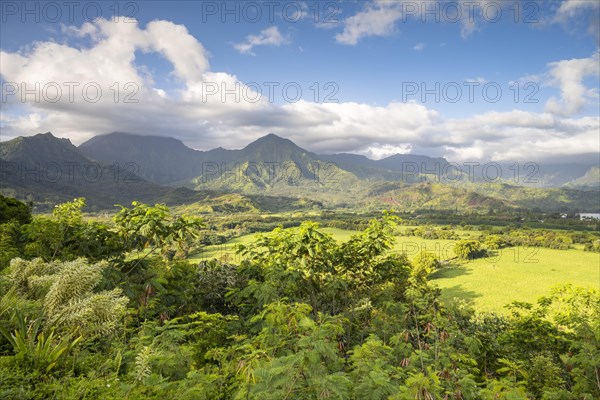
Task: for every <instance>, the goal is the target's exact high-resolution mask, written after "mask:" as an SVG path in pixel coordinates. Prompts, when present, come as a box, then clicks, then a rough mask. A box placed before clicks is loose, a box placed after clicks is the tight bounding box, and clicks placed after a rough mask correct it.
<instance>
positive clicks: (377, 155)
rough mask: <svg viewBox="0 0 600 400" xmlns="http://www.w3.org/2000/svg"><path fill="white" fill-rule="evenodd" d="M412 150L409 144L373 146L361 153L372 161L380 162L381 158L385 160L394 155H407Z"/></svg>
mask: <svg viewBox="0 0 600 400" xmlns="http://www.w3.org/2000/svg"><path fill="white" fill-rule="evenodd" d="M411 149H412V146H411V145H410V144H404V145H396V146H394V145H390V144H384V145H378V144H376V145H373V146H369V147H368V148H367V149H366V150H365V151H363V152H362V153H363V155H365V156H367V157H369V158H370V159H372V160H381V159H382V158H386V157H389V156H393V155H394V154H409V153H410V151H411Z"/></svg>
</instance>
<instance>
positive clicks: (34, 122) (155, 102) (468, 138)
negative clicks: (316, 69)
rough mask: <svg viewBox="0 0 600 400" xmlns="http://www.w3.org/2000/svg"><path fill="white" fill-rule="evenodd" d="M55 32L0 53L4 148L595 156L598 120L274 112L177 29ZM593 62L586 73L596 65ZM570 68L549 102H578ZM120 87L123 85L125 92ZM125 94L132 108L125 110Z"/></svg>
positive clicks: (549, 115) (582, 72) (410, 110)
mask: <svg viewBox="0 0 600 400" xmlns="http://www.w3.org/2000/svg"><path fill="white" fill-rule="evenodd" d="M64 32H68V34H69V35H73V36H79V37H82V38H85V39H86V40H85V41H80V42H81V43H77V42H76V41H73V42H72V43H71V44H64V43H63V44H61V43H56V42H50V41H48V42H37V43H35V44H32V45H31V46H30V47H27V48H26V49H25V50H23V51H21V52H6V51H2V53H1V54H0V63H1V64H0V71H1V74H2V79H3V81H4V82H5V83H11V82H12V83H15V84H17V85H16V88H15V87H13V88H12V89H17V90H18V92H17V93H15V94H14V95H12V96H9V100H8V101H7V102H5V103H3V107H2V111H1V113H0V122H1V124H2V139H3V140H6V139H9V138H10V137H14V136H17V135H31V134H35V133H37V132H46V131H51V132H53V133H55V134H56V135H57V136H61V137H68V138H70V139H71V140H72V141H73V142H74V143H76V144H78V143H81V142H82V141H84V140H87V139H89V138H90V137H92V136H93V135H97V134H103V133H108V132H111V131H121V132H131V133H139V134H153V135H163V136H173V137H176V138H178V139H180V140H182V141H184V142H185V143H186V144H187V145H189V146H191V147H194V148H197V149H210V148H214V147H218V146H223V147H227V148H240V147H243V146H244V145H246V144H247V143H249V142H250V141H252V140H255V139H257V138H258V137H260V136H263V135H265V134H266V133H269V132H273V133H275V134H278V135H280V136H284V137H288V138H290V139H291V140H293V141H295V142H296V143H298V144H299V145H300V146H303V147H305V148H307V149H308V150H310V151H314V152H318V153H332V152H355V153H361V154H365V155H368V156H370V157H375V158H381V157H385V156H388V155H391V154H392V153H402V152H408V151H410V152H412V153H415V152H417V151H418V152H424V153H425V154H429V155H436V156H446V157H448V158H449V159H451V160H457V161H460V160H473V159H483V160H489V159H493V160H496V161H498V160H513V159H517V160H537V159H539V158H540V157H550V156H558V155H575V154H581V153H589V152H593V151H596V152H600V148H599V146H600V144H599V141H598V130H599V129H600V118H598V117H597V116H592V117H591V116H588V117H579V118H574V117H565V116H564V115H561V114H558V113H553V112H550V110H549V111H548V112H545V113H532V112H526V111H522V110H513V111H509V112H487V113H482V114H477V115H473V116H471V117H468V118H462V119H447V118H444V117H443V116H442V115H441V114H440V113H438V112H437V111H436V110H434V109H430V108H428V107H426V106H425V105H423V104H419V103H416V102H407V103H399V102H392V103H390V104H387V105H385V106H373V105H368V104H361V103H356V102H343V103H323V104H320V103H314V102H309V101H305V100H300V101H298V102H295V103H288V104H285V105H282V106H279V105H275V104H273V103H272V102H271V101H269V99H268V96H267V95H266V94H265V91H262V92H261V90H260V88H257V87H254V86H246V85H245V84H244V83H243V82H241V81H240V80H239V79H238V78H237V77H236V76H235V75H232V74H228V73H224V72H219V71H212V70H211V68H210V63H209V56H208V51H207V50H206V49H205V48H204V47H203V46H202V44H201V43H200V42H199V41H198V40H197V39H196V38H194V37H193V36H191V35H190V34H189V33H188V32H187V30H186V29H185V27H183V26H181V25H176V24H174V23H171V22H167V21H153V22H151V23H149V24H147V25H146V26H145V27H141V26H139V25H138V24H136V23H133V24H114V23H111V22H110V21H105V20H97V21H94V22H93V23H87V24H84V25H82V26H80V27H67V28H65V30H64ZM169 42H170V43H177V46H175V48H177V50H178V51H177V52H174V51H170V50H169V48H168V45H167V44H166V43H169ZM76 43H77V44H76ZM138 52H149V53H156V54H159V55H161V56H162V57H164V58H165V59H166V60H167V61H169V63H170V64H171V65H172V71H171V73H172V74H173V75H174V76H175V77H176V78H177V79H178V80H179V81H180V82H181V85H179V86H177V87H176V88H171V87H161V86H160V85H158V84H157V83H156V81H159V79H155V78H156V77H154V76H153V75H152V72H151V71H149V70H144V68H143V66H142V65H140V63H139V60H138V59H136V53H138ZM594 57H596V58H595V59H594V58H593V57H592V63H593V62H594V60H596V61H595V62H596V63H597V55H594ZM571 61H573V60H566V61H565V63H563V62H557V63H555V64H551V65H550V67H549V68H550V71H551V72H552V73H553V76H556V85H557V86H560V87H561V88H563V87H564V88H565V90H564V94H563V95H562V98H561V100H560V101H565V102H571V101H572V100H573V99H575V100H577V99H578V97H577V96H576V95H577V94H582V93H583V95H584V98H586V97H585V93H587V92H586V90H585V89H584V90H583V92H582V91H581V90H580V88H578V82H579V83H580V82H582V80H581V79H583V77H585V76H588V72H589V68H590V67H589V65H588V63H589V60H588V61H586V62H573V63H571ZM577 71H579V72H577ZM570 74H571V75H572V74H575V75H577V76H575V77H569V76H571V75H570ZM580 78H581V79H580ZM52 82H54V83H57V84H58V86H60V87H61V88H62V90H63V95H62V97H61V98H60V99H59V101H55V102H52V101H48V99H47V97H48V95H49V94H50V92H48V93H46V96H45V97H44V96H42V98H39V99H36V98H35V95H27V96H25V98H23V97H22V96H21V85H25V86H26V87H25V88H26V89H32V88H35V85H36V84H39V86H40V87H41V88H43V87H44V86H45V85H48V84H49V83H52ZM66 82H74V83H77V84H78V86H76V87H75V88H74V89H75V90H74V96H75V99H74V101H70V100H69V95H68V90H67V89H68V87H67V86H65V83H66ZM90 82H92V83H97V84H98V85H99V86H100V87H101V89H102V96H101V98H100V99H98V101H96V102H90V101H84V100H83V99H82V88H83V86H84V85H85V84H86V83H90ZM115 83H117V84H118V85H116V86H115ZM128 83H130V84H131V85H132V86H128V87H126V85H127V84H128ZM52 87H54V86H52ZM52 87H51V88H52ZM54 88H55V87H54ZM573 88H575V89H573ZM224 90H226V91H227V92H224ZM42 92H43V91H42ZM90 93H91V94H93V90H92V91H90ZM573 93H575V94H573ZM4 94H6V90H5V93H4ZM128 96H129V97H130V98H131V99H133V100H137V102H126V101H125V99H126V98H127V97H128Z"/></svg>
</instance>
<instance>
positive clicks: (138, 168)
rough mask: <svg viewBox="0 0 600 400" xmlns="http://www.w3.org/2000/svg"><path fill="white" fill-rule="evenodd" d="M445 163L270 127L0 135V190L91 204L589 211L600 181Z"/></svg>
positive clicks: (591, 175)
mask: <svg viewBox="0 0 600 400" xmlns="http://www.w3.org/2000/svg"><path fill="white" fill-rule="evenodd" d="M447 167H451V164H449V163H448V162H447V161H446V160H445V159H443V158H431V157H426V156H418V155H394V156H391V157H388V158H386V159H383V160H370V159H369V158H367V157H364V156H360V155H355V154H334V155H318V154H315V153H312V152H310V151H307V150H305V149H303V148H301V147H299V146H297V145H296V144H295V143H293V142H292V141H290V140H288V139H285V138H281V137H279V136H277V135H274V134H269V135H266V136H264V137H262V138H260V139H258V140H256V141H254V142H252V143H250V144H248V145H247V146H246V147H244V148H243V149H240V150H227V149H223V148H218V149H214V150H210V151H198V150H193V149H191V148H188V147H187V146H185V145H184V144H183V143H182V142H181V141H179V140H176V139H173V138H163V137H156V136H139V135H131V134H126V133H112V134H109V135H103V136H97V137H94V138H92V139H90V140H89V141H87V142H85V143H84V144H82V145H81V146H80V147H79V148H77V147H75V146H73V144H72V143H71V142H70V141H69V140H67V139H58V138H56V137H54V136H53V135H52V134H51V133H45V134H38V135H35V136H31V137H21V138H16V139H13V140H11V141H8V142H1V143H0V178H1V184H2V185H1V188H0V189H1V192H2V193H3V194H5V195H9V196H13V197H18V198H21V199H25V200H33V201H36V202H41V203H46V204H53V203H56V202H58V201H66V200H71V199H72V198H74V197H86V198H87V199H88V204H91V205H92V206H95V207H96V208H111V207H112V205H113V204H115V203H123V204H125V203H129V202H131V201H132V200H141V201H144V202H148V203H156V202H165V203H167V204H172V205H174V204H191V203H195V202H198V201H201V202H203V203H204V205H203V206H202V207H200V208H202V209H212V210H214V211H221V212H225V211H226V210H246V211H249V212H251V211H256V210H260V209H264V207H267V209H270V208H272V207H275V208H277V209H297V207H302V204H304V205H305V206H306V207H317V208H319V207H321V206H323V205H324V206H331V207H350V208H352V207H360V208H367V209H372V208H389V207H393V208H395V209H397V210H418V209H443V210H464V211H467V210H469V211H470V210H484V211H487V210H489V209H503V208H527V209H539V210H543V211H558V210H573V211H581V212H597V211H598V208H599V207H600V202H599V199H598V196H599V195H600V191H598V190H595V191H594V190H576V189H579V188H582V187H585V188H586V189H590V187H592V188H593V183H594V182H597V178H598V174H599V173H598V169H593V168H592V169H591V170H589V171H588V173H587V174H586V175H584V176H583V177H581V178H579V180H577V179H576V180H573V181H572V183H571V184H569V186H568V187H565V188H539V187H525V186H519V185H517V184H512V183H510V182H508V180H499V181H496V182H486V181H485V179H482V177H477V176H475V179H470V177H468V176H467V175H465V174H464V173H461V174H459V175H458V177H459V179H452V180H451V181H444V180H443V179H442V180H440V179H439V176H436V175H438V174H439V173H440V171H444V170H445V169H446V168H447ZM557 168H558V167H557ZM558 169H560V168H558ZM507 170H508V168H507ZM567 175H568V174H566V175H565V174H563V177H562V178H561V179H564V176H567ZM164 185H169V186H170V187H166V186H164ZM182 186H185V187H182ZM231 194H236V196H237V197H235V196H234V197H228V196H229V195H231ZM240 196H241V197H240ZM276 198H280V199H282V200H281V201H275V200H273V199H276ZM232 199H234V200H233V201H232ZM240 199H241V200H240ZM299 199H301V201H300V200H299ZM213 206H214V207H213ZM203 207H204V208H203ZM282 207H283V208H282Z"/></svg>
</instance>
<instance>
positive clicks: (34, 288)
mask: <svg viewBox="0 0 600 400" xmlns="http://www.w3.org/2000/svg"><path fill="white" fill-rule="evenodd" d="M84 204H85V203H84V201H83V200H82V199H78V200H75V201H74V202H71V203H66V204H62V205H60V206H58V207H56V209H55V210H54V213H53V215H52V216H50V217H44V216H36V217H35V218H33V220H32V221H30V222H27V221H16V222H15V221H14V220H13V221H11V222H7V223H6V224H4V225H2V231H1V232H2V235H3V236H2V237H3V238H5V237H8V238H9V239H10V240H8V239H7V244H6V246H8V247H7V248H10V251H11V252H10V253H6V254H9V255H7V256H5V257H4V258H3V260H5V262H6V263H8V260H9V259H12V261H10V265H9V266H8V267H7V268H5V269H4V271H3V272H2V275H1V276H0V278H1V280H0V282H1V283H0V291H1V294H2V297H1V299H0V326H1V329H0V330H1V331H2V334H3V335H2V336H0V398H10V399H47V398H64V399H84V398H88V399H96V398H103V399H142V398H143V399H151V398H157V399H158V398H160V399H171V398H173V399H223V400H224V399H257V400H258V399H260V400H263V399H277V400H280V399H361V400H362V399H367V400H368V399H390V400H394V399H423V400H425V399H427V400H430V399H548V400H549V399H590V400H591V399H594V398H600V350H599V349H600V295H599V293H598V292H597V291H591V290H584V289H581V288H576V287H571V286H569V285H565V286H561V287H557V288H555V289H554V290H553V291H552V292H551V293H549V295H548V296H547V297H544V298H541V299H539V301H538V302H536V303H535V304H529V303H513V304H511V305H509V309H510V314H509V315H508V316H500V315H495V314H474V312H473V311H472V310H470V309H469V308H468V307H466V306H461V305H456V306H452V307H450V308H449V306H445V305H444V304H442V303H441V302H440V300H439V296H440V291H439V289H436V288H435V287H433V286H432V285H431V284H430V283H429V281H428V276H429V275H430V274H432V273H433V272H434V271H435V270H437V269H439V268H443V266H442V264H441V263H440V262H439V260H437V259H436V258H435V257H434V256H432V255H431V254H429V253H422V254H420V255H419V256H417V257H416V258H415V259H414V260H408V259H407V257H406V256H405V255H403V254H394V253H393V252H390V251H388V250H390V249H391V247H392V245H393V243H394V238H395V233H394V232H395V230H396V229H397V226H396V224H397V222H398V221H397V219H396V218H394V217H393V216H391V215H384V216H382V217H380V218H377V219H373V220H371V221H370V222H369V223H368V225H367V226H366V227H365V229H364V230H362V231H361V232H357V233H356V234H355V235H354V236H353V237H352V238H351V239H350V240H348V241H346V242H343V243H340V242H337V241H336V240H334V239H333V237H331V236H330V235H328V234H326V233H324V232H323V231H321V230H320V229H319V226H318V224H316V223H312V222H304V223H302V224H301V225H300V226H298V227H294V228H290V229H283V228H276V229H275V230H273V231H272V232H270V233H264V234H261V235H259V236H258V237H257V238H256V240H255V241H254V242H252V243H250V244H246V245H240V247H239V250H238V252H239V254H240V256H241V260H242V261H241V262H240V263H239V265H232V264H225V263H222V262H219V261H216V260H213V261H208V262H202V263H200V264H198V265H195V264H192V263H190V262H188V261H186V259H185V257H186V254H187V252H188V251H189V250H190V249H192V248H193V247H194V246H197V245H198V242H199V241H205V240H207V239H206V238H207V237H210V235H213V234H215V233H214V232H211V231H210V229H209V225H208V224H205V223H203V222H202V221H201V220H199V219H197V218H191V217H187V216H174V215H172V213H171V211H170V210H169V209H168V208H167V207H165V206H162V205H156V206H149V205H145V204H141V203H134V204H133V205H132V207H131V208H127V207H122V208H121V211H120V212H119V213H118V214H117V215H116V216H115V218H114V219H113V221H112V223H99V222H90V221H86V220H85V219H83V218H82V215H81V209H82V207H83V206H84ZM434 231H435V230H434ZM6 232H8V233H6ZM440 232H442V231H441V230H437V231H435V234H436V235H438V234H439V235H449V236H448V238H450V237H453V236H452V232H451V231H444V232H443V233H440ZM418 234H420V233H418ZM11 235H12V236H11ZM502 238H503V236H502V234H496V236H494V237H492V238H491V239H487V240H486V239H484V238H483V237H482V238H481V240H469V241H465V242H467V243H462V244H461V241H457V246H459V245H460V246H463V247H464V248H465V249H466V250H469V251H471V250H473V248H474V249H475V250H481V249H490V250H493V249H495V248H499V247H500V246H503V245H504V242H503V241H502ZM211 240H212V239H211ZM471 242H473V243H471ZM1 243H4V239H3V241H2V242H1ZM3 254H5V253H4V252H3ZM465 254H466V256H465V258H469V254H470V253H469V254H467V253H465Z"/></svg>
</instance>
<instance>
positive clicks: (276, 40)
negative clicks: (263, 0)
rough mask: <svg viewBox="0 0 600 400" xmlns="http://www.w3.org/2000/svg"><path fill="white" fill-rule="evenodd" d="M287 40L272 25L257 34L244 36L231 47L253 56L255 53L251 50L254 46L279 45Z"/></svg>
mask: <svg viewBox="0 0 600 400" xmlns="http://www.w3.org/2000/svg"><path fill="white" fill-rule="evenodd" d="M288 42H289V41H288V39H286V38H285V37H284V36H283V35H282V34H281V33H280V32H279V28H277V27H276V26H272V27H270V28H267V29H263V30H262V31H260V33H259V34H258V35H248V36H246V40H244V41H243V42H241V43H235V44H234V45H233V47H234V48H235V49H236V50H237V51H239V52H240V53H242V54H249V55H252V56H255V55H256V54H254V52H253V51H252V50H253V49H254V47H256V46H281V45H282V44H286V43H288Z"/></svg>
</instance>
